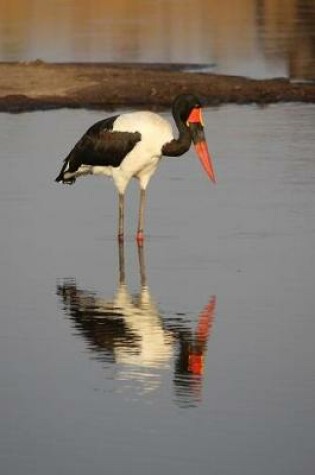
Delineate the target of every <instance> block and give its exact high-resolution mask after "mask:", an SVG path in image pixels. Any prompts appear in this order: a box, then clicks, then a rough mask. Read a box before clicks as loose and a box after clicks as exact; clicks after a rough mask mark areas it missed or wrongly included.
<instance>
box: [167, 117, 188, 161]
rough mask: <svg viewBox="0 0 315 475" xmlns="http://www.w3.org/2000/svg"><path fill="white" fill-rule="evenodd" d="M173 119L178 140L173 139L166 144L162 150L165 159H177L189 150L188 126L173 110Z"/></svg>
mask: <svg viewBox="0 0 315 475" xmlns="http://www.w3.org/2000/svg"><path fill="white" fill-rule="evenodd" d="M173 117H174V120H175V123H176V126H177V129H178V132H179V136H178V139H173V140H171V142H168V143H166V144H165V145H164V146H163V148H162V153H163V155H166V156H167V157H179V156H180V155H183V154H184V153H186V152H187V151H188V150H189V147H190V145H191V136H190V133H189V129H188V126H187V125H186V124H185V122H184V121H183V119H182V118H181V117H180V115H179V113H178V111H176V110H173Z"/></svg>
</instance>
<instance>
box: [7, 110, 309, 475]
mask: <svg viewBox="0 0 315 475" xmlns="http://www.w3.org/2000/svg"><path fill="white" fill-rule="evenodd" d="M102 116H103V114H101V113H100V112H97V113H96V112H87V111H75V112H74V111H68V110H63V111H56V112H49V113H47V112H44V113H42V112H38V113H31V114H23V115H5V114H1V115H0V138H1V175H0V196H1V200H0V228H1V233H0V249H1V254H0V269H1V270H0V279H1V285H0V314H1V326H0V335H1V337H0V338H1V345H0V361H1V379H0V385H1V391H0V408H1V428H0V460H1V473H3V474H6V475H22V474H23V475H37V474H38V475H42V474H45V475H55V474H56V473H58V474H61V475H63V474H64V475H68V474H69V473H75V474H86V473H87V472H88V473H91V474H98V473H106V474H109V475H112V474H122V473H127V472H128V473H131V474H140V475H142V474H148V473H150V474H160V473H181V474H191V473H196V474H204V473H213V474H224V475H235V474H242V475H253V474H254V475H266V474H268V475H279V474H280V473H285V474H286V475H296V474H297V473H298V474H299V475H311V474H313V471H314V463H315V455H314V454H315V451H314V449H315V447H314V445H315V442H314V429H315V403H314V393H315V365H314V358H315V346H314V331H315V319H314V308H315V303H314V282H315V246H314V240H315V160H314V144H315V139H314V125H315V106H314V105H310V106H306V105H277V106H270V107H268V108H265V109H263V108H260V109H259V108H257V107H247V106H246V107H245V106H244V107H235V106H226V107H222V108H220V109H211V110H208V111H207V112H206V113H205V121H206V124H207V137H208V141H209V147H210V149H211V150H212V153H213V156H214V160H215V167H216V171H217V177H218V184H217V185H216V186H214V185H211V184H209V181H208V180H207V179H206V178H205V176H204V175H203V173H202V171H201V168H200V166H199V162H198V161H197V160H196V159H195V158H194V155H193V151H191V152H190V153H189V154H188V155H187V158H186V159H165V161H164V162H163V163H162V164H161V166H160V169H159V171H158V173H157V176H156V177H155V179H153V181H152V183H151V186H150V191H149V200H148V210H147V211H148V217H147V226H148V234H149V236H148V240H147V242H146V245H145V247H144V250H143V253H142V252H140V253H139V255H138V250H137V246H136V245H135V242H134V237H133V236H134V232H135V227H136V213H137V204H138V203H137V201H138V190H137V188H136V186H135V185H131V186H130V189H129V190H128V191H129V193H128V208H127V213H128V219H127V223H126V224H127V230H128V239H127V242H126V245H125V248H124V249H123V248H121V249H120V250H119V249H118V247H117V244H116V241H115V238H114V235H115V232H116V205H117V203H116V195H115V191H114V188H113V185H112V184H111V183H110V182H109V181H107V182H104V180H102V179H97V178H94V179H93V178H91V179H82V180H81V181H78V182H77V183H76V184H75V185H74V186H73V187H65V186H64V187H63V186H61V185H59V186H58V185H57V184H55V183H54V182H53V179H54V177H55V176H56V173H57V172H58V169H59V167H60V164H61V159H62V158H63V157H64V156H65V154H66V153H67V151H68V150H69V146H70V144H72V143H73V142H74V141H75V140H76V139H77V138H78V137H79V136H80V135H81V133H82V132H83V131H84V130H85V129H86V128H87V126H88V125H90V124H91V123H92V122H94V121H96V120H98V119H99V118H100V117H102Z"/></svg>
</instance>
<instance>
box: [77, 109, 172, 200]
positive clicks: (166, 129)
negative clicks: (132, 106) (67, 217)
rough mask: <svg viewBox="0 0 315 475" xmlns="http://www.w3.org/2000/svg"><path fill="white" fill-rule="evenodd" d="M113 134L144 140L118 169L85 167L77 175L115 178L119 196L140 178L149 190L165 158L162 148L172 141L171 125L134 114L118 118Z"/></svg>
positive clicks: (156, 117)
mask: <svg viewBox="0 0 315 475" xmlns="http://www.w3.org/2000/svg"><path fill="white" fill-rule="evenodd" d="M113 132H139V133H140V134H141V140H140V141H139V142H138V143H137V144H136V145H135V147H134V148H133V150H131V152H129V153H128V154H127V155H126V157H125V158H124V159H123V161H122V162H121V164H120V166H119V167H102V166H94V167H90V166H86V165H83V166H81V167H80V168H79V170H78V172H77V176H78V175H83V174H87V173H91V174H93V175H106V176H112V177H113V180H114V183H115V185H116V187H117V189H118V191H119V193H124V192H125V190H126V188H127V186H128V183H129V181H130V180H131V178H132V177H135V178H138V179H139V182H140V187H141V188H142V189H146V187H147V185H148V183H149V181H150V178H151V177H152V175H153V174H154V172H155V170H156V167H157V165H158V162H159V160H160V159H161V157H162V147H163V145H164V144H166V143H168V142H170V141H171V140H172V139H173V131H172V127H171V125H170V123H169V122H168V121H167V120H166V119H164V118H163V117H161V116H160V115H158V114H155V113H153V112H147V111H144V112H142V111H139V112H131V113H127V114H122V115H120V116H119V117H117V119H116V121H115V123H114V127H113Z"/></svg>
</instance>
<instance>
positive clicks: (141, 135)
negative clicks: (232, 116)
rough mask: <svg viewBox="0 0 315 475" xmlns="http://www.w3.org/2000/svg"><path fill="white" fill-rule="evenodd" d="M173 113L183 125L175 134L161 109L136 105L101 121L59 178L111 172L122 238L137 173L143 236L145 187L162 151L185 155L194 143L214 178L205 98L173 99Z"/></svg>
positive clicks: (141, 234) (140, 237) (73, 153)
mask: <svg viewBox="0 0 315 475" xmlns="http://www.w3.org/2000/svg"><path fill="white" fill-rule="evenodd" d="M172 113H173V117H174V120H175V123H176V126H177V129H178V134H179V135H178V138H174V135H173V132H172V126H171V124H170V123H169V122H168V121H167V120H166V119H164V118H163V117H161V116H160V115H159V114H156V113H153V112H149V111H137V112H130V113H126V114H121V115H116V116H113V117H109V118H107V119H104V120H100V121H98V122H96V123H95V124H94V125H92V127H90V128H89V129H88V130H87V132H86V133H85V134H84V135H83V137H82V138H81V139H80V140H79V141H78V142H77V144H76V145H75V146H74V148H73V149H72V150H71V152H70V153H69V155H68V156H67V158H66V159H65V160H64V164H63V167H62V169H61V171H60V173H59V175H58V177H57V178H56V181H57V182H62V183H67V184H73V183H74V182H75V180H76V178H77V177H79V176H83V175H105V176H111V177H112V178H113V180H114V183H115V186H116V188H117V190H118V193H119V224H118V239H119V240H120V241H123V239H124V197H125V191H126V188H127V186H128V183H129V181H130V180H131V178H132V177H134V178H137V179H138V180H139V185H140V206H139V216H138V230H137V235H136V237H137V241H138V243H142V242H143V239H144V208H145V199H146V188H147V185H148V183H149V181H150V178H151V177H152V175H153V174H154V172H155V170H156V168H157V166H158V163H159V161H160V159H161V158H162V156H167V157H177V156H180V155H183V154H184V153H185V152H187V151H188V150H189V148H190V145H191V142H193V143H194V145H195V148H196V152H197V155H198V156H199V158H200V161H201V164H202V166H203V168H204V170H205V172H206V173H207V175H208V177H209V178H210V179H211V180H212V181H213V182H215V175H214V169H213V165H212V161H211V157H210V154H209V151H208V147H207V143H206V139H205V134H204V128H203V121H202V114H201V101H200V99H199V98H198V97H196V96H195V95H193V94H181V95H179V96H178V97H176V99H175V100H174V102H173V105H172Z"/></svg>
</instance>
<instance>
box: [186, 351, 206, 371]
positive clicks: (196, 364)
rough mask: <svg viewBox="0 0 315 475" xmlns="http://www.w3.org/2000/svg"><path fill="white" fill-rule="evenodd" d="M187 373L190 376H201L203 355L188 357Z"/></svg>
mask: <svg viewBox="0 0 315 475" xmlns="http://www.w3.org/2000/svg"><path fill="white" fill-rule="evenodd" d="M188 371H190V372H191V373H192V374H197V375H198V374H199V375H201V374H203V355H194V354H191V355H189V361H188Z"/></svg>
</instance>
